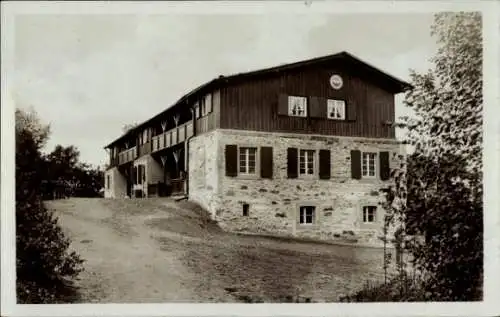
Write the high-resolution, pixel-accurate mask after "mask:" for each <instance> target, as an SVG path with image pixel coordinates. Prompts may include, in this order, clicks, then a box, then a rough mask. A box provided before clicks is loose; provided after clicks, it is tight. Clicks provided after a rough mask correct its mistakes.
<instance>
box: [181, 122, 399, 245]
mask: <svg viewBox="0 0 500 317" xmlns="http://www.w3.org/2000/svg"><path fill="white" fill-rule="evenodd" d="M196 139H197V141H195V142H193V145H194V146H192V147H191V149H192V151H190V162H193V161H196V162H198V163H196V164H194V165H193V166H192V167H191V166H190V178H191V183H192V184H190V199H193V200H195V201H197V202H199V203H200V204H201V205H202V206H203V207H204V208H206V209H208V210H209V211H210V212H211V213H212V214H214V218H215V219H216V220H217V221H219V223H220V225H221V226H222V227H223V228H225V229H226V230H229V231H239V232H254V233H265V234H274V235H293V236H299V237H309V238H315V239H324V240H342V241H347V242H353V241H357V243H359V244H368V245H380V244H381V241H380V239H379V236H381V230H382V224H383V211H382V210H381V207H380V206H378V210H377V218H376V219H377V222H376V223H375V224H364V223H363V221H362V217H363V216H362V207H363V206H365V205H374V206H376V205H377V204H378V202H379V201H380V200H381V199H382V198H383V197H382V196H381V195H380V194H379V189H380V188H381V186H383V185H386V184H388V182H387V181H386V182H384V181H381V180H379V178H378V175H377V178H375V179H361V180H356V179H352V178H351V162H350V160H351V157H350V151H351V150H355V149H357V150H360V151H368V152H380V151H388V152H389V153H390V156H389V158H390V166H391V168H392V167H395V166H397V165H399V164H400V159H401V158H402V157H400V155H399V154H400V145H399V144H398V143H397V142H396V141H394V140H385V139H363V138H348V137H326V136H306V135H299V134H295V135H294V134H279V133H260V132H249V131H235V130H217V131H214V132H212V133H210V134H208V135H204V136H199V137H197V138H196ZM226 144H236V145H243V146H249V145H252V146H271V147H273V161H274V163H273V179H261V178H260V177H251V178H248V177H246V178H245V177H242V176H236V177H228V176H225V156H224V150H225V145H226ZM203 145H204V146H205V147H203ZM288 147H296V148H308V149H317V150H320V149H329V150H330V151H331V179H328V180H320V179H319V177H318V176H317V175H316V176H315V177H314V178H312V179H289V178H287V148H288ZM203 151H204V152H203ZM203 157H206V158H207V163H208V162H210V163H208V167H209V169H208V170H209V171H210V173H209V174H205V175H204V176H203V175H202V170H204V169H203V168H202V166H201V164H203V163H202V161H203ZM214 160H216V163H217V164H216V166H214V164H213V162H214ZM209 180H210V181H209ZM203 182H205V183H203ZM209 182H210V184H209ZM216 186H217V187H216ZM243 204H248V205H249V215H248V216H243V211H242V209H243ZM301 205H311V206H315V207H316V221H315V224H314V225H310V224H309V225H301V224H299V222H298V213H299V206H301Z"/></svg>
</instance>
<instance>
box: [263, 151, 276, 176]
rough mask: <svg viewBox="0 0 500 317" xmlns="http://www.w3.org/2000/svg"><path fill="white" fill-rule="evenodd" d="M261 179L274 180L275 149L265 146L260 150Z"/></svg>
mask: <svg viewBox="0 0 500 317" xmlns="http://www.w3.org/2000/svg"><path fill="white" fill-rule="evenodd" d="M260 177H262V178H273V148H272V147H269V146H263V147H261V148H260Z"/></svg>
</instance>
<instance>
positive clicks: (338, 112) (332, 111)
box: [327, 99, 345, 120]
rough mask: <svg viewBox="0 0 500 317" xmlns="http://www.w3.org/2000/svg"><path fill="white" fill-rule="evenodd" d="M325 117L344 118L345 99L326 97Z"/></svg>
mask: <svg viewBox="0 0 500 317" xmlns="http://www.w3.org/2000/svg"><path fill="white" fill-rule="evenodd" d="M327 117H328V119H334V120H345V101H344V100H334V99H328V103H327Z"/></svg>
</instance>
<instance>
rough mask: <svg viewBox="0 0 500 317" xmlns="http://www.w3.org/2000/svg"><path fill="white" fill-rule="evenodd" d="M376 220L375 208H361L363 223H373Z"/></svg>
mask: <svg viewBox="0 0 500 317" xmlns="http://www.w3.org/2000/svg"><path fill="white" fill-rule="evenodd" d="M376 219H377V206H364V207H363V222H364V223H374V222H375V221H376Z"/></svg>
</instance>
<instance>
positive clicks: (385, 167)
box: [379, 152, 391, 181]
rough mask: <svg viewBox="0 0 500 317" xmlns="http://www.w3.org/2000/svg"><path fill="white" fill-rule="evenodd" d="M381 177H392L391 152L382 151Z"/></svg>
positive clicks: (384, 179)
mask: <svg viewBox="0 0 500 317" xmlns="http://www.w3.org/2000/svg"><path fill="white" fill-rule="evenodd" d="M379 158H380V179H381V180H383V181H386V180H388V179H389V178H390V176H391V175H390V174H391V171H390V166H389V152H380V154H379Z"/></svg>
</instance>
